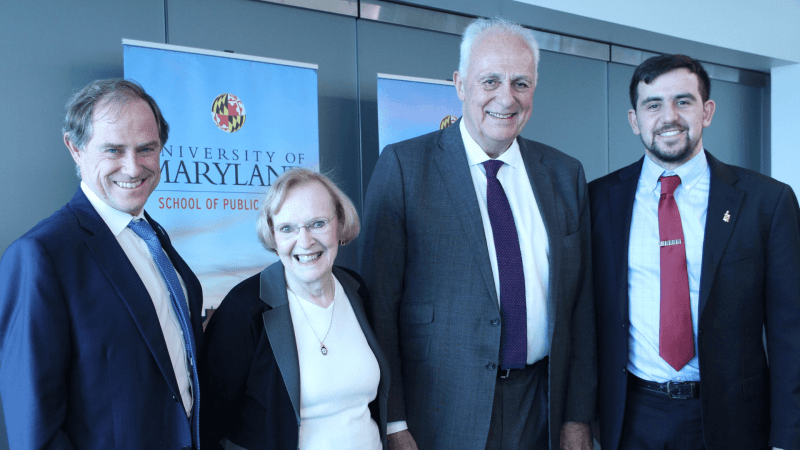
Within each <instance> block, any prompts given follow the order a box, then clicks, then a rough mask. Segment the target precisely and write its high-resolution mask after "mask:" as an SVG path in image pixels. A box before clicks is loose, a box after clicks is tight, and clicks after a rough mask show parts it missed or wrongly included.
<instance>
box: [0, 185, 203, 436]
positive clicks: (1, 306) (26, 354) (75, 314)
mask: <svg viewBox="0 0 800 450" xmlns="http://www.w3.org/2000/svg"><path fill="white" fill-rule="evenodd" d="M147 220H148V221H149V222H150V223H151V224H152V226H153V229H154V230H155V232H156V234H157V235H158V238H159V241H161V246H162V247H163V248H164V250H165V251H166V253H167V255H168V256H169V258H170V260H172V263H173V265H174V266H175V269H176V270H177V271H178V273H180V276H181V277H182V278H183V281H184V283H185V285H186V291H187V293H188V300H189V305H190V307H189V310H190V311H191V315H192V326H193V328H194V335H195V341H196V342H197V345H198V346H201V344H202V337H203V336H202V325H201V317H200V315H201V308H202V301H203V300H202V299H203V293H202V289H201V287H200V282H199V281H198V280H197V277H195V276H194V274H193V273H192V271H191V270H190V269H189V267H188V266H187V265H186V263H185V262H184V261H183V260H182V259H181V257H180V256H178V253H177V252H175V249H174V248H173V247H172V244H170V241H169V238H168V237H167V235H166V233H164V230H163V229H162V228H161V226H159V225H158V224H157V223H156V222H155V221H153V220H152V219H151V218H150V217H149V216H147ZM0 355H1V356H0V357H1V358H2V363H1V364H0V394H2V398H3V407H4V411H5V417H6V428H7V429H8V440H9V444H10V446H11V448H12V449H15V450H17V449H73V448H75V449H80V448H83V449H100V448H103V449H131V450H140V449H144V448H152V449H155V448H158V449H180V448H182V447H189V446H191V445H192V435H194V436H197V434H196V433H192V432H191V430H190V425H189V420H188V419H187V418H186V413H185V411H184V409H183V404H182V402H181V401H180V392H179V390H178V383H177V381H176V378H175V373H174V371H173V369H172V363H171V362H170V357H169V353H168V351H167V346H166V343H165V341H164V336H163V333H162V331H161V327H160V325H159V322H158V316H157V315H156V311H155V308H154V307H153V302H152V300H151V298H150V295H149V294H148V293H147V289H146V288H145V286H144V284H143V283H142V281H141V280H140V278H139V276H138V275H137V273H136V271H135V269H134V268H133V266H132V265H131V263H130V261H129V260H128V258H127V256H126V255H125V253H124V251H123V250H122V247H120V245H119V243H118V242H117V240H116V238H115V237H114V235H113V234H112V233H111V231H110V230H109V229H108V226H106V224H105V222H103V219H101V218H100V215H99V214H98V213H97V211H96V210H95V209H94V207H93V206H92V205H91V203H89V200H88V199H87V198H86V196H85V195H84V194H83V191H81V190H80V189H78V192H77V193H76V194H75V196H74V197H73V198H72V200H71V201H70V202H69V203H68V204H67V205H66V206H64V207H63V208H61V209H60V210H58V211H57V212H56V213H55V214H53V215H52V216H50V217H49V218H47V219H45V220H43V221H42V222H40V223H39V224H38V225H36V226H35V227H33V228H32V229H31V230H30V231H28V232H27V233H25V235H23V236H22V237H21V238H19V239H18V240H17V241H15V242H14V243H13V244H11V246H9V247H8V249H7V250H6V252H5V254H4V255H3V259H2V261H0Z"/></svg>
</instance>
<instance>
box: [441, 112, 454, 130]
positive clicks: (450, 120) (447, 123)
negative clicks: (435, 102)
mask: <svg viewBox="0 0 800 450" xmlns="http://www.w3.org/2000/svg"><path fill="white" fill-rule="evenodd" d="M457 120H458V117H456V116H450V115H447V116H444V119H442V121H441V122H439V129H440V130H444V129H445V128H447V127H449V126H450V125H452V124H454V123H456V121H457Z"/></svg>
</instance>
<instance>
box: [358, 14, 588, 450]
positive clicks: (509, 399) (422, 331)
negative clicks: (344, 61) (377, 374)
mask: <svg viewBox="0 0 800 450" xmlns="http://www.w3.org/2000/svg"><path fill="white" fill-rule="evenodd" d="M538 58H539V49H538V44H537V43H536V40H535V39H534V38H533V35H532V33H531V32H530V30H526V29H524V28H522V27H520V26H518V25H516V24H513V23H510V22H506V21H503V20H483V19H481V20H478V21H476V22H474V23H473V24H472V25H470V26H469V27H468V28H467V29H466V31H465V33H464V38H463V41H462V44H461V61H460V66H459V70H458V71H457V72H455V73H454V74H453V79H454V81H455V86H456V90H457V92H458V96H459V98H460V99H461V100H462V101H463V116H462V118H461V119H460V120H459V121H458V122H457V123H455V124H454V125H453V126H451V127H449V128H445V129H444V130H441V131H437V132H435V133H431V134H428V135H425V136H420V137H418V138H415V139H411V140H408V141H404V142H400V143H397V144H392V145H389V146H387V147H386V148H385V149H384V150H383V153H382V154H381V157H380V158H379V160H378V163H377V165H376V167H375V171H374V172H373V175H372V180H371V182H370V185H369V188H368V190H367V196H366V203H365V206H364V218H363V223H364V232H363V234H362V239H361V249H360V250H361V251H360V255H361V260H360V269H361V274H362V275H363V276H364V278H365V280H366V282H367V287H368V288H369V292H370V298H371V299H372V300H371V304H370V305H369V309H370V314H371V317H372V319H373V321H374V329H375V333H376V334H377V336H378V339H379V341H380V343H381V347H382V348H383V350H384V352H385V353H386V355H387V356H388V359H389V362H390V367H391V387H390V391H389V413H388V418H389V421H390V422H391V423H390V425H389V433H390V435H389V439H388V441H389V447H390V448H392V449H394V448H409V449H415V448H421V449H459V450H461V449H484V448H485V449H522V448H525V449H547V448H551V449H581V450H590V449H591V448H592V444H591V432H590V430H589V426H588V424H587V423H588V422H589V421H590V420H591V419H592V415H593V413H594V408H595V391H596V370H597V368H596V359H595V317H594V303H593V300H592V283H591V273H592V270H591V254H590V242H589V238H590V225H589V208H588V197H587V191H586V181H585V177H584V173H583V168H582V167H581V164H580V163H579V162H578V161H577V160H575V159H574V158H571V157H569V156H567V155H565V154H563V153H561V152H559V151H558V150H556V149H554V148H551V147H548V146H546V145H543V144H540V143H537V142H533V141H529V140H526V139H523V138H518V135H519V133H520V132H521V131H522V128H523V127H524V126H525V124H526V123H527V121H528V119H529V118H530V115H531V108H532V103H533V92H534V89H535V88H536V79H537V66H538ZM417 446H418V447H417Z"/></svg>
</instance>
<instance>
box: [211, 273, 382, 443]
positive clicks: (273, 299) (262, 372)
mask: <svg viewBox="0 0 800 450" xmlns="http://www.w3.org/2000/svg"><path fill="white" fill-rule="evenodd" d="M333 274H334V275H335V276H336V278H337V279H338V280H339V282H340V283H341V285H342V287H343V288H344V291H345V293H346V294H347V298H348V299H349V300H350V304H351V305H352V307H353V312H354V313H355V315H356V318H357V319H358V323H359V324H360V325H361V330H362V331H363V332H364V336H365V337H366V339H367V343H368V344H369V346H370V348H371V349H372V352H373V353H374V354H375V358H376V359H377V360H378V366H379V367H380V371H381V376H380V383H379V385H378V395H377V398H376V399H375V401H373V402H372V403H371V404H370V405H369V406H370V411H371V413H372V418H373V419H374V420H375V422H376V423H377V424H378V429H379V431H380V436H381V441H382V442H383V446H384V448H386V401H387V398H388V389H389V368H388V365H387V364H386V360H385V358H384V356H383V353H381V351H380V348H379V347H378V344H377V339H376V338H375V336H374V335H373V334H372V330H371V329H370V327H369V324H368V322H367V316H366V313H365V312H364V303H363V302H364V301H367V300H368V294H367V290H366V288H365V287H364V282H363V280H362V279H361V277H360V276H359V275H358V274H357V273H355V272H353V271H352V270H349V269H345V268H343V267H338V266H334V267H333ZM205 343H206V347H205V348H204V349H203V352H202V353H201V355H200V361H199V370H200V385H201V386H202V387H203V391H202V406H201V413H200V441H201V443H202V448H203V449H204V450H208V449H221V448H222V447H221V446H220V444H219V442H220V440H222V439H223V438H227V439H229V440H230V441H231V442H233V443H235V444H236V445H238V446H241V447H242V448H244V449H246V450H262V449H264V450H266V449H270V450H279V449H280V450H295V449H297V444H298V432H299V425H300V366H299V363H298V359H297V343H296V342H295V338H294V328H293V327H292V317H291V313H290V311H289V299H288V297H287V295H286V278H285V275H284V268H283V264H282V263H281V262H276V263H274V264H272V265H271V266H269V267H267V268H266V269H264V271H262V272H261V273H260V274H256V275H254V276H252V277H250V278H248V279H246V280H244V281H242V282H241V283H239V284H238V285H237V286H236V287H234V288H233V289H232V290H231V291H230V292H229V293H228V295H227V296H225V299H224V300H223V301H222V303H221V304H220V307H219V309H217V310H216V311H215V312H214V315H212V316H211V320H210V321H209V323H208V326H207V328H206V332H205Z"/></svg>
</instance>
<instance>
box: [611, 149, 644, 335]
mask: <svg viewBox="0 0 800 450" xmlns="http://www.w3.org/2000/svg"><path fill="white" fill-rule="evenodd" d="M643 163H644V158H642V159H640V160H639V161H637V162H635V163H633V164H631V165H630V166H628V167H626V168H624V169H622V170H621V171H620V172H619V180H618V181H617V183H616V184H614V185H612V186H611V187H610V188H609V189H608V192H607V193H608V197H609V198H608V199H607V204H608V205H610V208H611V210H610V211H609V214H610V216H611V226H610V228H609V232H610V233H611V239H612V242H613V245H612V246H611V248H612V249H613V252H614V254H613V255H611V263H612V264H613V265H614V270H613V272H612V273H615V274H617V280H616V284H617V288H618V299H619V312H620V315H621V317H622V322H623V323H627V322H628V318H629V317H630V316H629V315H628V247H629V245H630V244H629V241H630V235H631V221H632V220H633V202H634V200H635V199H636V186H637V185H638V184H639V174H640V173H641V172H642V164H643Z"/></svg>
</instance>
